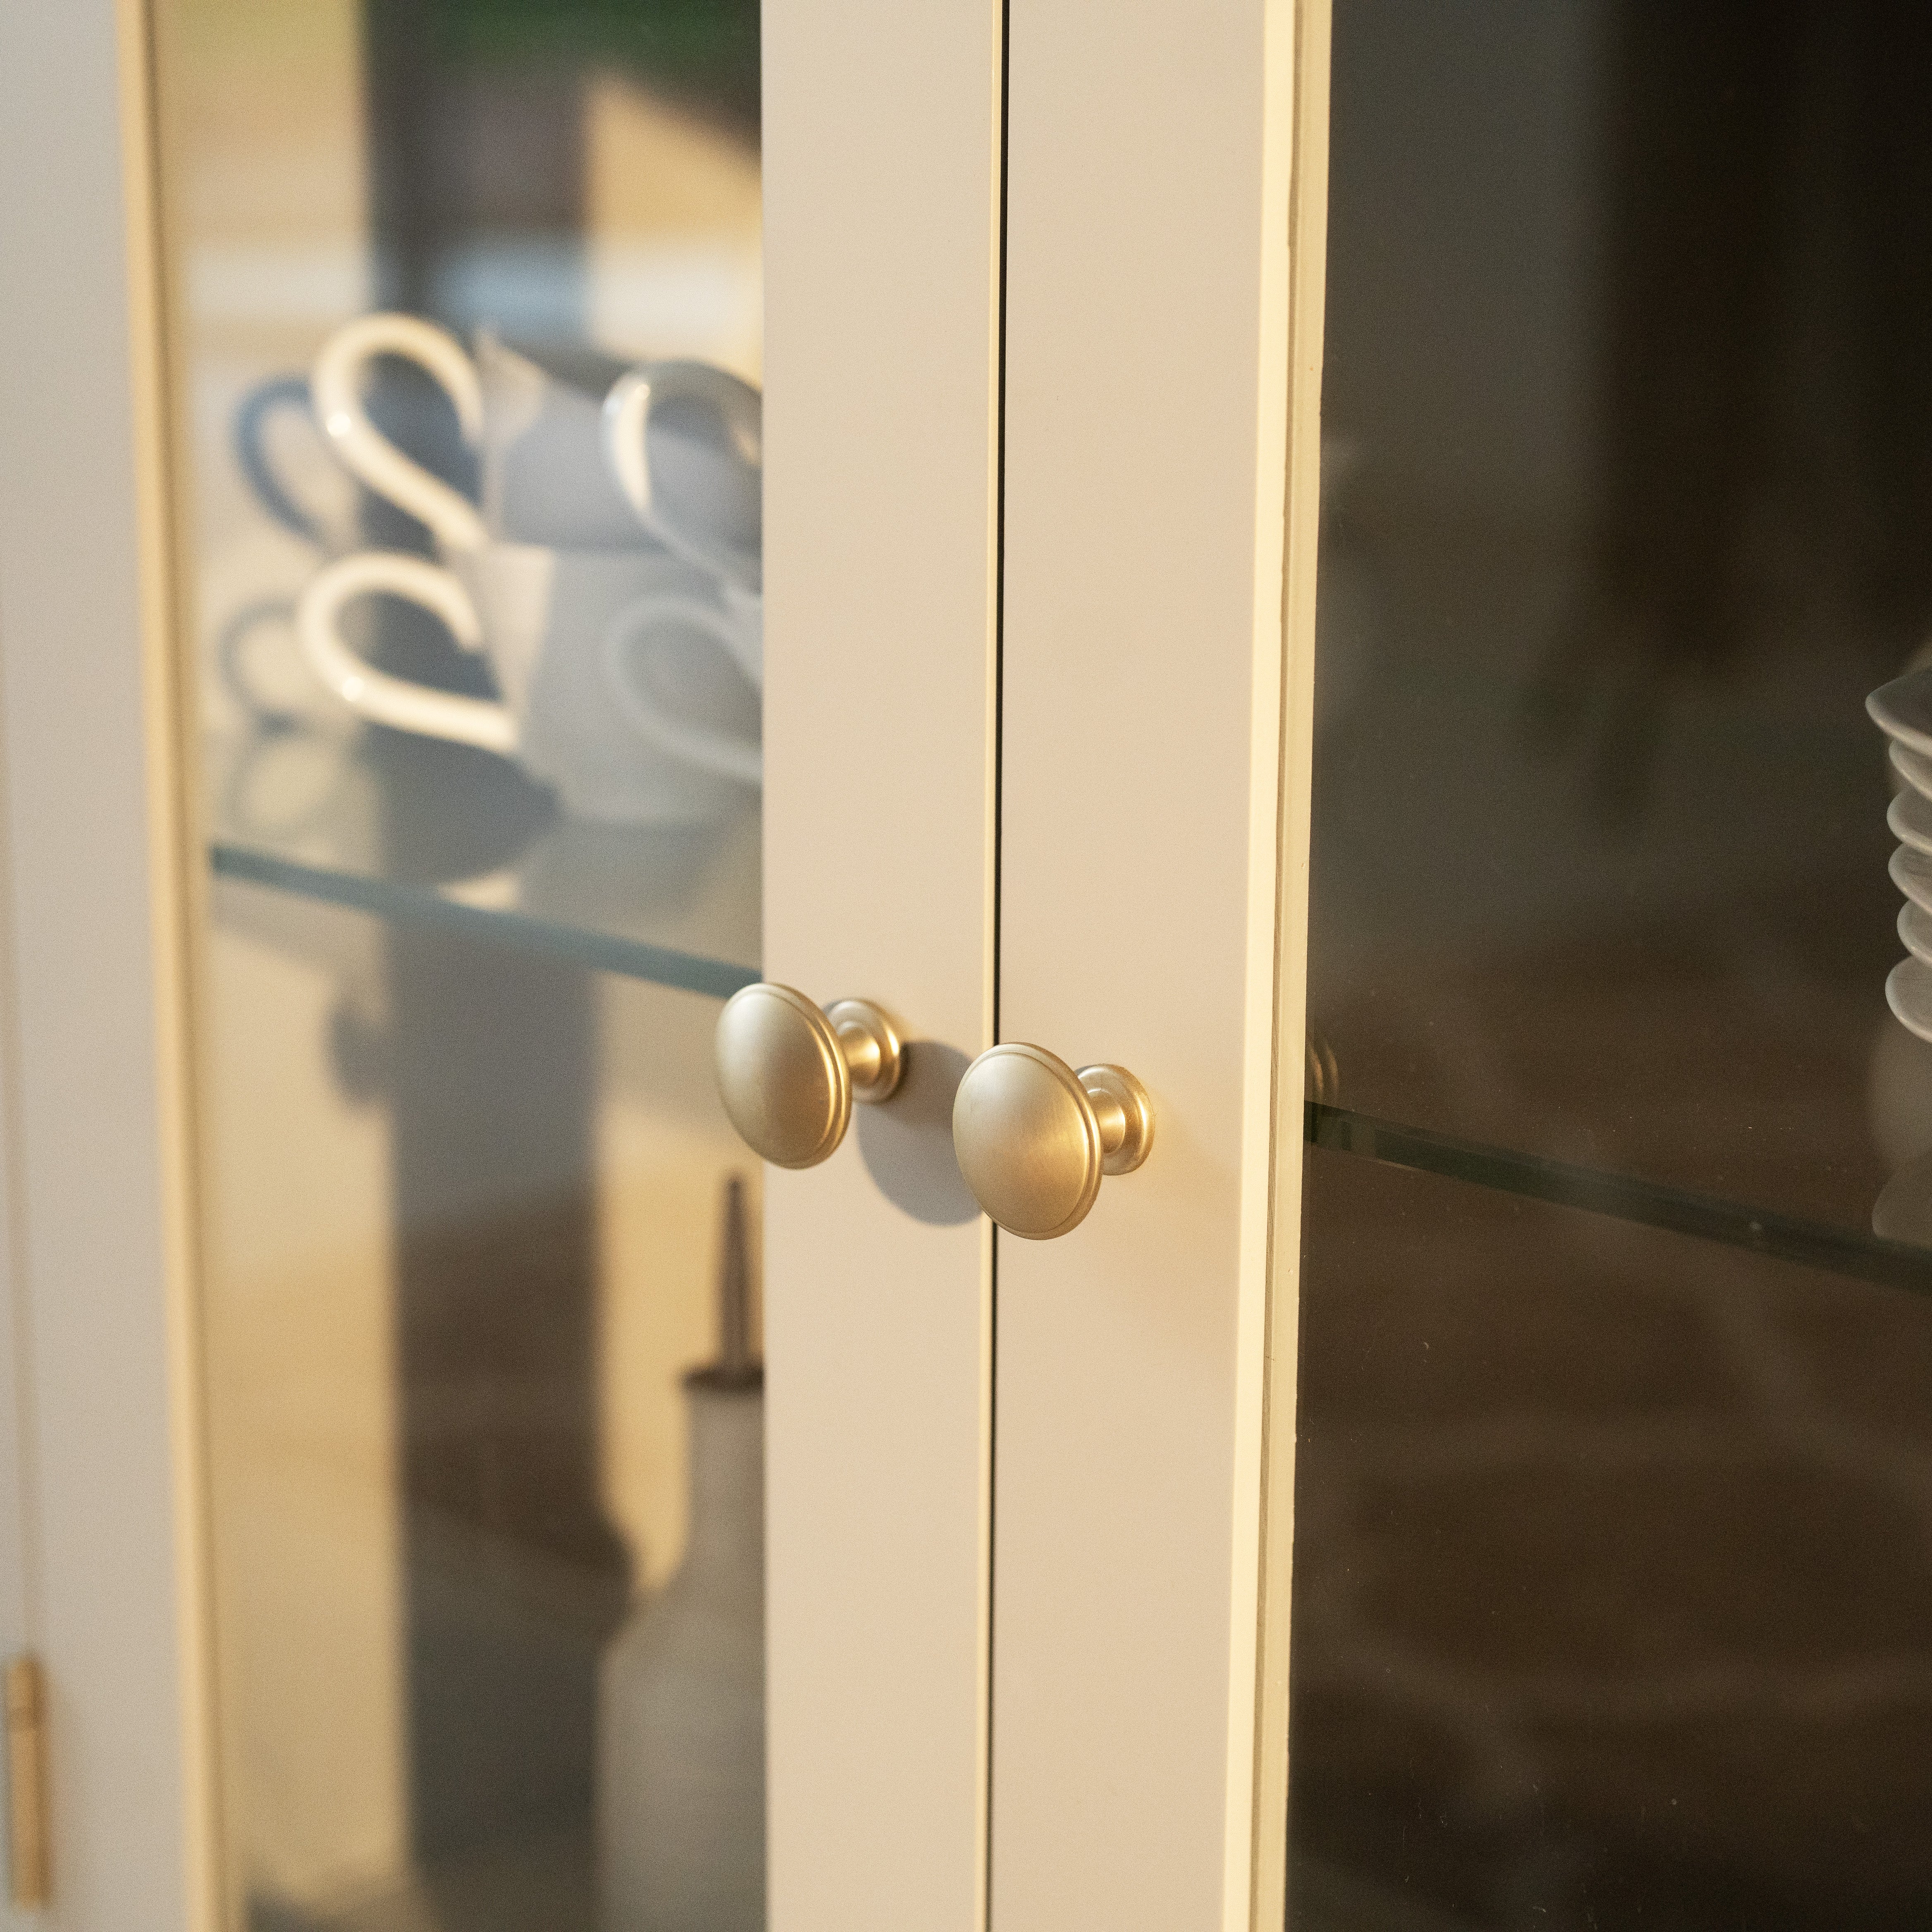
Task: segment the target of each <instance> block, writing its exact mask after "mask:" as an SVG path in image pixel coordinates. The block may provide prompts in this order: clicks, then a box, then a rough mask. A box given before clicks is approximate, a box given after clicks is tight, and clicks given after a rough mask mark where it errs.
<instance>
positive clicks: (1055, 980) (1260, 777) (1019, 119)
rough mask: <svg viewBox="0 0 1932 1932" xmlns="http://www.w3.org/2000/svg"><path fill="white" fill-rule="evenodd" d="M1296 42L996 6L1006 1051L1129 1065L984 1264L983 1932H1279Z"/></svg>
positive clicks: (1219, 22)
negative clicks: (1148, 1129) (1133, 1102)
mask: <svg viewBox="0 0 1932 1932" xmlns="http://www.w3.org/2000/svg"><path fill="white" fill-rule="evenodd" d="M1305 12H1306V10H1304V8H1302V7H1299V6H1298V5H1295V4H1293V0H1214V4H1213V5H1208V6H1206V7H1189V8H1181V9H1177V8H1174V7H1164V6H1161V5H1157V4H1154V0H1128V4H1126V5H1115V6H1112V7H1106V8H1101V7H1093V6H1091V5H1068V4H1065V3H1064V0H1015V4H1014V5H1013V8H1012V13H1011V23H1010V34H1011V67H1010V75H1011V79H1010V100H1009V108H1008V130H1009V136H1008V146H1007V157H1008V167H1009V170H1010V175H1009V179H1010V187H1009V193H1008V221H1007V297H1006V326H1007V333H1006V355H1007V386H1006V442H1005V452H1006V469H1005V508H1004V535H1005V550H1004V558H1005V574H1004V627H1003V697H1002V713H1001V733H1002V736H1001V773H1002V797H1001V820H1002V833H1001V909H1000V910H1001V925H1000V930H1001V960H1000V973H1001V979H1000V985H1001V1013H1000V1028H1001V1037H1002V1039H1003V1040H1007V1041H1010V1042H1030V1043H1034V1044H1035V1045H1037V1046H1040V1047H1043V1048H1044V1049H1046V1050H1047V1051H1048V1052H1051V1053H1052V1054H1054V1055H1058V1056H1059V1057H1060V1058H1062V1059H1063V1060H1064V1061H1066V1062H1067V1064H1069V1065H1070V1066H1075V1067H1078V1066H1080V1065H1082V1064H1093V1063H1097V1062H1113V1063H1116V1064H1120V1065H1121V1066H1124V1067H1127V1068H1128V1069H1129V1070H1131V1071H1132V1072H1133V1073H1134V1074H1135V1075H1136V1076H1138V1077H1139V1079H1140V1080H1141V1081H1142V1082H1144V1083H1145V1085H1146V1087H1147V1088H1148V1090H1149V1091H1150V1092H1151V1095H1152V1097H1153V1102H1154V1109H1155V1113H1156V1119H1157V1125H1156V1129H1155V1135H1154V1145H1153V1151H1152V1154H1151V1157H1149V1159H1148V1161H1147V1163H1146V1165H1145V1167H1144V1168H1142V1169H1140V1170H1139V1172H1136V1173H1134V1174H1133V1175H1123V1176H1121V1178H1116V1179H1114V1180H1110V1181H1107V1182H1106V1183H1105V1184H1104V1185H1103V1187H1102V1190H1101V1193H1100V1199H1099V1202H1098V1204H1097V1205H1096V1207H1095V1208H1094V1211H1093V1212H1092V1214H1091V1217H1089V1219H1088V1220H1087V1222H1086V1223H1085V1224H1084V1225H1082V1226H1079V1227H1077V1228H1076V1229H1075V1230H1074V1231H1073V1232H1072V1233H1070V1234H1068V1235H1064V1237H1062V1238H1059V1239H1057V1240H1051V1241H1045V1242H1042V1243H1039V1244H1035V1243H1033V1242H1029V1241H1021V1240H1017V1239H1015V1238H1013V1237H1011V1236H1010V1235H1001V1237H1000V1238H999V1325H1000V1326H999V1333H1000V1347H999V1354H998V1365H997V1385H996V1386H997V1395H996V1400H997V1406H998V1418H999V1435H998V1488H997V1496H996V1511H995V1564H994V1574H995V1578H996V1588H997V1616H996V1641H995V1652H994V1714H993V1734H994V1737H995V1741H996V1757H995V1767H994V1772H995V1775H994V1780H993V1808H992V1809H993V1817H992V1912H993V1921H994V1923H995V1924H996V1925H997V1926H998V1927H999V1928H1000V1932H1034V1928H1040V1932H1046V1928H1049V1927H1060V1926H1064V1925H1067V1924H1106V1925H1109V1926H1112V1927H1121V1928H1127V1927H1147V1928H1148V1932H1154V1928H1157V1927H1158V1928H1160V1929H1161V1932H1173V1928H1181V1927H1189V1928H1196V1927H1198V1928H1202V1932H1205V1928H1208V1927H1246V1926H1247V1925H1249V1924H1250V1922H1251V1919H1252V1921H1253V1923H1256V1924H1266V1923H1268V1922H1269V1921H1268V1919H1267V1918H1266V1916H1265V1911H1266V1908H1265V1906H1263V1905H1262V1901H1261V1888H1262V1887H1263V1886H1264V1885H1265V1886H1268V1887H1270V1888H1273V1890H1274V1897H1275V1899H1276V1901H1277V1903H1276V1905H1275V1907H1274V1910H1275V1912H1276V1916H1275V1918H1274V1921H1273V1922H1274V1923H1275V1924H1279V1922H1280V1920H1279V1897H1280V1854H1279V1852H1275V1853H1274V1854H1273V1855H1272V1864H1270V1861H1269V1858H1268V1856H1263V1857H1262V1858H1261V1859H1260V1861H1259V1862H1258V1860H1257V1854H1256V1835H1257V1832H1258V1830H1259V1831H1260V1832H1262V1834H1263V1835H1265V1834H1266V1833H1267V1832H1269V1831H1278V1830H1279V1829H1280V1823H1281V1821H1280V1818H1279V1817H1276V1818H1275V1819H1274V1820H1271V1821H1269V1820H1260V1819H1259V1807H1260V1805H1262V1802H1263V1800H1264V1797H1265V1802H1266V1803H1267V1804H1268V1805H1269V1806H1271V1807H1272V1808H1274V1809H1276V1810H1277V1811H1279V1808H1280V1792H1281V1790H1282V1789H1283V1777H1284V1775H1283V1772H1282V1771H1281V1769H1280V1762H1279V1761H1280V1760H1282V1759H1283V1758H1284V1757H1285V1755H1286V1735H1285V1733H1283V1734H1282V1735H1280V1736H1274V1737H1267V1736H1262V1735H1261V1734H1260V1733H1259V1732H1258V1730H1257V1721H1258V1720H1257V1712H1258V1709H1259V1708H1260V1706H1261V1705H1262V1700H1261V1698H1260V1697H1259V1673H1260V1672H1261V1670H1262V1668H1263V1667H1264V1659H1263V1658H1262V1654H1261V1642H1260V1628H1261V1618H1260V1608H1261V1601H1262V1595H1261V1593H1262V1564H1263V1560H1264V1555H1263V1537H1262V1517H1263V1509H1264V1500H1265V1499H1264V1493H1263V1491H1264V1482H1263V1469H1264V1456H1265V1435H1266V1434H1267V1433H1268V1431H1267V1424H1268V1415H1269V1407H1268V1397H1269V1388H1268V1378H1267V1367H1268V1351H1269V1346H1270V1334H1269V1327H1268V1296H1269V1282H1270V1272H1271V1255H1270V1238H1271V1223H1272V1220H1273V1211H1274V1201H1273V1196H1272V1179H1273V1176H1272V1166H1271V1145H1272V1142H1273V1139H1274V1126H1275V1120H1274V1115H1275V1082H1276V1065H1277V1061H1276V1053H1275V1028H1276V1025H1277V998H1278V975H1277V966H1278V960H1277V949H1278V947H1286V948H1287V949H1288V950H1289V952H1290V953H1295V952H1296V951H1297V950H1298V948H1299V947H1300V944H1301V938H1300V932H1301V915H1300V910H1299V907H1297V908H1296V909H1295V914H1294V916H1293V917H1292V918H1291V919H1287V920H1286V922H1284V923H1281V924H1280V925H1278V920H1277V914H1278V908H1279V907H1280V903H1281V901H1280V892H1281V886H1282V881H1283V876H1284V874H1283V862H1284V859H1285V857H1286V856H1287V855H1285V854H1284V853H1283V850H1282V849H1281V844H1282V838H1283V833H1284V830H1286V832H1287V833H1288V835H1289V836H1291V837H1300V838H1303V839H1304V841H1305V823H1304V821H1305V813H1304V814H1299V815H1298V814H1296V813H1295V812H1293V811H1290V812H1289V814H1288V816H1287V817H1286V820H1284V818H1283V757H1284V749H1285V746H1284V739H1283V729H1284V690H1283V663H1284V658H1283V628H1282V627H1283V611H1284V599H1283V568H1284V541H1285V522H1286V487H1287V484H1288V481H1289V460H1288V459H1289V422H1290V406H1291V388H1292V389H1293V392H1294V394H1293V398H1292V400H1293V404H1294V407H1295V411H1296V413H1297V416H1298V422H1297V425H1296V427H1297V431H1298V434H1297V438H1296V443H1297V447H1298V452H1299V458H1300V460H1299V461H1298V464H1297V470H1298V475H1297V478H1296V481H1297V483H1298V486H1299V487H1303V488H1309V487H1312V484H1311V483H1310V481H1309V478H1308V477H1307V474H1306V473H1305V472H1307V467H1308V464H1309V462H1310V460H1312V444H1311V441H1310V439H1311V437H1312V436H1313V424H1312V422H1311V421H1310V420H1309V417H1310V412H1311V411H1312V410H1313V407H1315V402H1316V397H1315V394H1314V392H1313V388H1312V386H1311V384H1310V382H1309V381H1308V380H1306V378H1305V374H1304V380H1300V381H1297V382H1295V383H1293V384H1291V380H1290V368H1291V363H1290V353H1291V326H1290V315H1291V284H1290V275H1289V245H1290V237H1291V193H1292V175H1293V172H1294V169H1293V166H1292V162H1293V158H1294V154H1295V133H1296V130H1295V97H1296V92H1297V83H1298V62H1297V45H1296V35H1297V34H1298V32H1299V31H1301V28H1302V26H1303V24H1304V15H1305ZM1305 51H1306V52H1307V53H1309V54H1310V55H1312V54H1313V52H1314V51H1315V47H1314V41H1313V37H1312V36H1311V39H1310V43H1309V46H1308V48H1307V49H1306V50H1305ZM1315 136H1316V130H1313V128H1311V129H1310V130H1309V138H1310V139H1313V138H1315ZM1316 281H1317V288H1318V290H1319V275H1318V276H1317V278H1316ZM1301 293H1303V295H1304V298H1305V299H1304V300H1303V301H1302V302H1301V304H1300V306H1301V309H1302V310H1303V311H1304V313H1305V312H1306V311H1307V305H1308V301H1310V300H1319V293H1318V294H1316V295H1313V296H1310V295H1308V294H1307V290H1306V285H1305V284H1304V290H1303V291H1302V292H1301ZM1301 539H1302V540H1301V543H1300V544H1298V552H1299V553H1301V566H1300V567H1301V568H1302V569H1303V570H1304V571H1306V570H1307V568H1308V567H1309V565H1310V559H1309V557H1308V556H1307V533H1306V532H1305V531H1304V532H1301ZM1295 615H1296V621H1297V622H1298V625H1299V626H1300V628H1301V629H1303V630H1305V629H1306V628H1307V619H1308V603H1307V598H1305V597H1304V598H1301V600H1300V601H1298V602H1297V604H1295ZM1310 660H1311V653H1310V651H1309V650H1308V649H1307V648H1305V640H1304V647H1301V648H1298V649H1296V650H1295V652H1292V653H1291V655H1290V657H1289V663H1290V664H1291V665H1292V670H1293V673H1294V679H1295V688H1292V690H1291V691H1289V692H1288V693H1287V694H1286V696H1287V709H1286V717H1287V718H1288V719H1289V721H1291V722H1290V735H1289V738H1288V739H1287V741H1286V750H1287V753H1288V756H1289V759H1290V760H1291V763H1292V765H1293V769H1292V772H1290V773H1289V777H1290V779H1291V781H1292V787H1305V784H1306V778H1307V750H1306V726H1305V718H1304V713H1305V712H1306V710H1307V691H1306V688H1305V687H1306V685H1307V679H1308V677H1309V675H1310ZM1287 876H1288V877H1289V879H1290V880H1291V881H1292V880H1295V878H1297V877H1298V876H1299V874H1298V871H1296V870H1295V868H1293V867H1292V865H1291V867H1290V869H1289V872H1288V874H1287ZM1291 889H1292V886H1291ZM1291 963H1292V962H1291ZM1294 980H1295V974H1292V973H1291V974H1289V977H1288V979H1287V980H1283V981H1282V982H1281V983H1280V984H1281V986H1282V988H1283V989H1284V990H1283V992H1282V993H1281V994H1280V997H1281V998H1283V1001H1284V1004H1283V1008H1282V1012H1281V1024H1282V1026H1283V1039H1284V1041H1285V1043H1286V1050H1285V1052H1284V1056H1283V1058H1282V1059H1281V1061H1280V1067H1281V1068H1282V1074H1281V1077H1282V1078H1283V1079H1289V1078H1291V1077H1292V1078H1294V1079H1296V1080H1298V1077H1299V1070H1300V1066H1301V1043H1300V1037H1299V1036H1300V1028H1299V1013H1298V1011H1297V1012H1296V1013H1294V1014H1293V1015H1292V1016H1291V1015H1290V1014H1289V1012H1288V1010H1287V1001H1288V994H1287V992H1286V989H1287V988H1288V987H1289V985H1290V983H1292V982H1293V981H1294ZM1291 1034H1292V1039H1290V1038H1289V1036H1290V1035H1291ZM1281 1287H1282V1289H1283V1292H1284V1294H1285V1295H1286V1296H1288V1297H1289V1299H1286V1300H1285V1301H1283V1304H1280V1307H1279V1309H1278V1316H1279V1318H1280V1321H1279V1324H1278V1325H1277V1329H1276V1331H1275V1338H1274V1339H1275V1340H1276V1343H1277V1346H1278V1349H1279V1350H1280V1351H1281V1352H1282V1359H1281V1360H1280V1361H1278V1363H1277V1373H1278V1374H1279V1375H1280V1376H1281V1377H1282V1379H1283V1380H1282V1382H1280V1384H1278V1385H1277V1388H1276V1390H1275V1391H1274V1394H1275V1410H1274V1420H1275V1421H1276V1423H1277V1427H1276V1428H1275V1429H1274V1432H1273V1440H1274V1445H1275V1448H1276V1449H1277V1452H1278V1453H1279V1454H1281V1455H1282V1457H1283V1463H1282V1465H1281V1466H1282V1467H1283V1468H1286V1467H1287V1466H1289V1464H1288V1463H1287V1462H1286V1457H1287V1455H1288V1454H1289V1453H1290V1452H1291V1451H1292V1424H1291V1425H1290V1430H1289V1441H1287V1442H1284V1439H1283V1432H1282V1430H1281V1429H1280V1427H1279V1424H1280V1416H1281V1413H1282V1409H1283V1405H1284V1404H1285V1405H1286V1412H1287V1414H1288V1415H1289V1416H1291V1417H1292V1403H1293V1385H1292V1276H1291V1277H1289V1279H1288V1280H1286V1281H1285V1282H1284V1283H1282V1284H1281ZM1283 1326H1286V1329H1287V1331H1288V1333H1287V1334H1283V1332H1282V1329H1283ZM1271 1708H1272V1707H1271ZM1274 1715H1278V1713H1276V1714H1274ZM1257 1912H1261V1913H1262V1916H1259V1917H1256V1916H1255V1915H1256V1913H1257Z"/></svg>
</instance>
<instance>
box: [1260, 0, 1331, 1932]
mask: <svg viewBox="0 0 1932 1932" xmlns="http://www.w3.org/2000/svg"><path fill="white" fill-rule="evenodd" d="M1331 17H1332V8H1331V4H1330V0H1304V4H1303V5H1301V6H1299V7H1297V9H1296V24H1295V105H1294V109H1293V115H1292V135H1291V139H1292V163H1291V166H1292V178H1291V181H1290V183H1289V195H1290V213H1289V220H1290V223H1291V226H1290V228H1289V317H1288V326H1289V398H1288V434H1289V448H1288V500H1287V503H1286V532H1287V539H1286V555H1285V556H1284V558H1283V572H1282V658H1283V677H1282V752H1281V772H1282V777H1281V835H1280V863H1281V884H1280V898H1279V902H1278V904H1277V913H1276V919H1277V941H1276V966H1275V1019H1274V1029H1275V1096H1274V1230H1273V1238H1272V1241H1271V1256H1270V1269H1271V1277H1270V1281H1269V1288H1268V1337H1267V1342H1266V1345H1265V1346H1266V1350H1267V1368H1266V1376H1267V1384H1266V1388H1267V1403H1266V1409H1265V1414H1264V1416H1263V1418H1262V1427H1263V1431H1264V1436H1263V1447H1262V1560H1261V1616H1260V1643H1261V1658H1260V1663H1259V1669H1258V1670H1257V1673H1256V1699H1255V1703H1256V1717H1255V1721H1256V1739H1255V1808H1254V1846H1255V1863H1254V1883H1253V1894H1254V1907H1253V1920H1254V1924H1255V1925H1256V1927H1269V1928H1271V1932H1272V1928H1274V1927H1277V1926H1279V1925H1280V1924H1282V1923H1283V1919H1284V1915H1285V1913H1286V1909H1287V1892H1288V1779H1289V1753H1288V1721H1289V1703H1288V1691H1289V1686H1288V1661H1289V1610H1290V1607H1291V1599H1292V1584H1293V1567H1294V1565H1293V1557H1294V1542H1295V1413H1296V1406H1295V1391H1296V1387H1297V1372H1298V1355H1299V1350H1298V1343H1299V1340H1300V1310H1301V1170H1302V1158H1303V1148H1304V1139H1303V1119H1304V1113H1305V1111H1306V1107H1307V1085H1306V1080H1305V1070H1306V1067H1307V1061H1306V1059H1305V1057H1304V1056H1305V1051H1306V1049H1305V1043H1306V1040H1307V1009H1308V919H1309V910H1308V882H1309V844H1310V788H1311V784H1312V781H1313V775H1314V768H1315V597H1316V550H1317V547H1318V543H1319V535H1320V526H1321V514H1322V320H1323V316H1324V313H1325V303H1326V299H1327V290H1328V272H1327V271H1328V77H1329V38H1330V26H1331Z"/></svg>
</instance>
